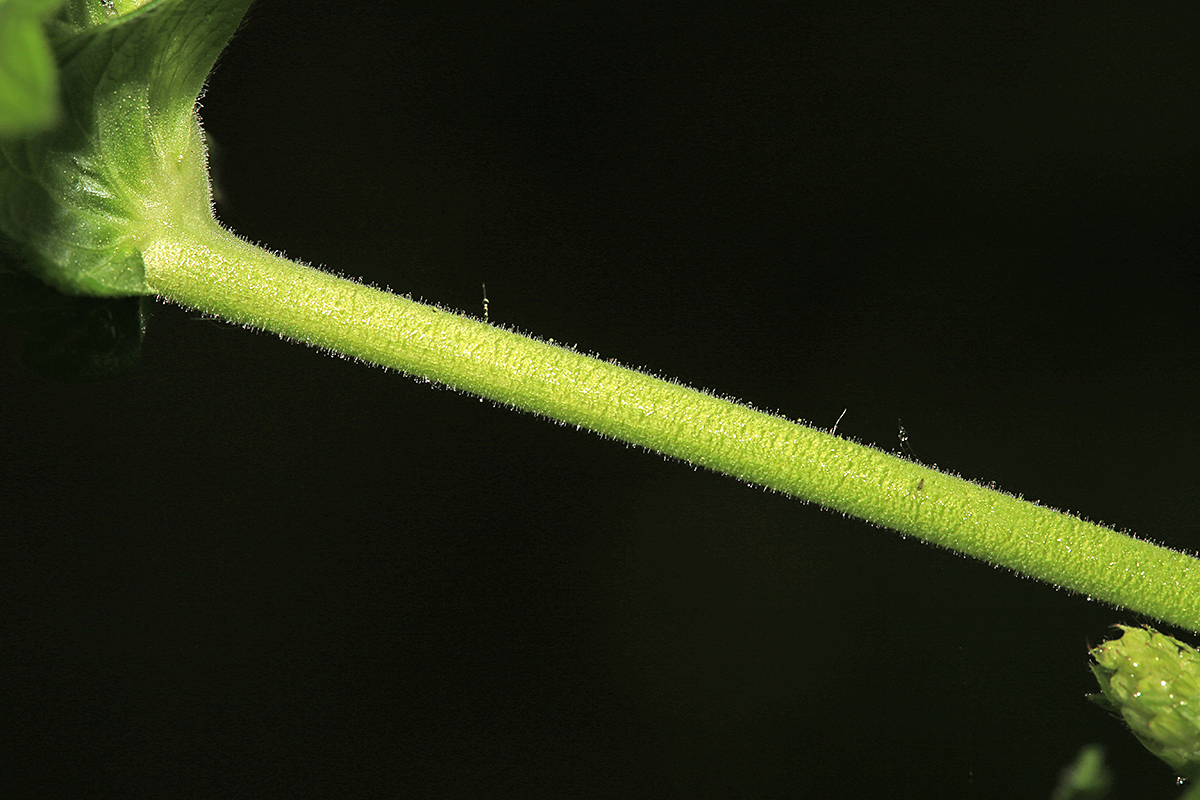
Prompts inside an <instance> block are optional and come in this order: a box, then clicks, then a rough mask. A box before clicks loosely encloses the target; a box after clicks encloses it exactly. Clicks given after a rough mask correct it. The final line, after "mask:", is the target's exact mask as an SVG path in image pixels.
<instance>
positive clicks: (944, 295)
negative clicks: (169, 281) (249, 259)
mask: <svg viewBox="0 0 1200 800" xmlns="http://www.w3.org/2000/svg"><path fill="white" fill-rule="evenodd" d="M1136 5H1138V4H1129V3H1123V2H1100V3H1087V4H1061V5H1060V4H1054V3H1042V2H1037V3H1034V2H1030V3H1025V4H1001V3H988V2H973V3H972V2H966V3H964V2H952V3H951V2H947V3H916V4H897V3H866V2H862V3H859V2H839V3H832V4H829V5H828V6H821V7H818V6H814V5H812V4H804V3H788V4H780V5H778V6H772V5H760V4H734V3H727V4H717V5H705V6H703V7H697V8H687V7H676V6H667V7H660V6H657V5H653V4H630V5H628V6H611V7H606V6H604V5H602V4H601V5H593V4H569V3H568V4H562V3H553V4H526V3H523V4H516V5H510V4H483V5H481V6H479V7H470V6H456V5H452V4H451V5H448V4H424V3H403V4H391V3H387V4H384V3H365V4H339V3H328V2H323V3H318V2H310V1H308V0H301V1H299V2H287V3H284V2H279V1H278V0H262V1H261V2H259V3H257V4H256V5H255V6H254V7H253V9H252V10H251V13H250V15H249V17H248V19H247V21H246V23H245V25H244V27H243V29H242V31H241V32H240V33H239V34H238V36H237V37H236V38H235V39H234V41H233V43H232V45H231V47H230V48H229V50H228V51H227V53H226V54H225V55H224V56H223V58H222V60H221V62H220V63H219V64H218V68H217V71H216V73H215V74H214V76H213V78H212V80H211V82H210V86H209V90H208V93H207V95H206V97H205V98H204V99H203V103H202V105H203V108H202V116H203V118H204V120H205V122H206V126H207V128H208V130H209V132H210V133H211V134H212V135H213V136H214V137H215V141H216V145H217V152H216V168H217V173H218V181H219V188H220V191H221V197H222V202H221V204H220V206H219V215H220V217H221V218H222V219H223V220H224V221H225V222H226V223H228V224H229V225H231V226H232V227H233V228H234V229H235V230H237V231H239V232H240V233H242V234H243V235H245V236H247V237H248V238H250V239H252V240H255V241H260V242H263V243H264V244H266V245H268V246H269V247H271V248H275V249H280V250H283V251H285V252H286V253H288V254H289V255H291V256H293V257H295V258H299V259H302V260H304V261H306V262H310V263H316V264H321V265H327V266H328V267H329V268H330V269H333V270H336V271H338V272H342V273H345V274H349V275H353V276H362V277H363V278H364V279H365V280H367V281H369V282H372V283H375V284H377V285H381V286H389V287H391V288H393V289H395V290H397V291H401V292H405V293H410V294H411V295H412V296H414V297H417V298H424V299H426V300H429V301H431V302H436V303H439V304H442V305H444V306H446V307H451V308H456V309H461V310H463V311H465V312H467V313H471V314H481V312H482V287H481V284H482V283H484V282H486V284H487V291H488V296H489V299H490V314H491V318H492V320H493V321H496V322H499V323H501V324H504V325H507V326H512V327H515V328H517V329H519V330H523V331H529V332H533V333H535V334H537V335H540V336H542V337H553V338H555V339H557V340H559V341H565V342H569V343H573V344H576V345H578V346H579V348H580V349H583V350H585V351H589V352H598V353H600V354H602V355H603V356H604V357H614V358H617V359H618V360H619V361H622V362H624V363H632V364H637V365H642V366H645V367H647V368H649V369H651V370H653V371H656V372H660V373H662V374H666V375H671V376H675V377H678V378H679V379H681V380H683V381H685V382H687V383H690V384H692V385H694V386H698V387H702V388H708V389H712V390H713V391H716V392H719V393H721V394H723V395H728V396H733V397H737V398H741V399H743V400H746V401H748V402H751V403H753V404H754V405H755V406H757V407H759V408H764V409H768V410H773V411H778V412H780V413H782V414H785V415H787V416H789V417H793V418H796V417H799V418H804V419H806V420H809V421H811V422H812V423H813V424H815V425H819V426H821V427H829V426H831V425H833V424H834V422H835V420H837V419H838V418H839V416H841V415H842V414H843V411H844V412H845V414H844V416H842V418H841V422H840V424H839V427H838V430H839V432H841V433H844V434H846V435H849V436H852V437H854V438H856V439H860V440H862V441H866V442H871V443H875V444H877V445H879V446H881V447H883V448H885V449H891V450H899V449H900V442H899V439H898V428H899V425H900V424H901V421H902V424H903V426H904V428H905V429H906V430H907V431H908V434H909V437H910V439H909V443H910V444H911V447H912V450H913V451H914V452H915V454H916V456H917V457H919V458H920V459H922V460H923V461H925V462H927V463H936V464H938V465H940V466H942V467H943V468H946V469H949V470H952V471H955V472H958V473H960V474H962V475H964V476H966V477H970V478H975V479H979V480H982V481H985V482H986V481H995V482H996V483H997V484H999V485H1000V486H1002V487H1004V488H1005V489H1008V490H1009V491H1013V492H1020V493H1023V494H1024V495H1025V496H1026V497H1030V498H1036V499H1038V500H1040V501H1042V502H1043V503H1046V504H1049V505H1052V506H1055V507H1058V508H1064V509H1069V510H1072V511H1077V512H1080V513H1083V514H1086V515H1087V516H1088V517H1089V518H1091V519H1094V520H1101V521H1104V522H1106V523H1108V524H1111V525H1114V526H1116V527H1119V528H1122V529H1126V530H1134V531H1137V532H1138V533H1139V534H1141V535H1144V536H1147V537H1150V538H1153V539H1155V540H1157V541H1161V542H1164V543H1166V544H1168V545H1171V546H1174V547H1179V548H1185V549H1196V548H1198V547H1200V533H1198V532H1197V530H1196V525H1195V519H1196V515H1197V511H1198V508H1197V500H1196V490H1195V487H1196V486H1197V484H1198V483H1200V470H1198V467H1197V460H1196V457H1195V454H1196V451H1197V445H1198V444H1200V442H1198V441H1197V438H1198V437H1197V425H1196V419H1195V415H1194V412H1193V409H1194V407H1195V396H1196V389H1197V381H1196V377H1195V357H1196V353H1197V340H1196V325H1195V311H1194V309H1195V301H1196V283H1197V281H1196V270H1197V257H1198V255H1200V232H1198V227H1197V224H1196V219H1197V217H1196V211H1197V202H1196V189H1195V187H1196V185H1197V179H1198V178H1200V168H1198V167H1200V164H1198V161H1197V155H1196V153H1197V147H1196V144H1197V132H1198V127H1200V126H1198V123H1200V114H1198V104H1197V97H1198V94H1197V88H1200V87H1198V86H1197V83H1198V81H1197V73H1196V70H1195V62H1194V49H1195V46H1194V45H1195V40H1194V31H1195V30H1196V29H1197V27H1196V23H1197V19H1196V17H1197V13H1196V11H1195V10H1194V7H1192V6H1191V5H1190V4H1189V6H1187V9H1188V10H1187V11H1184V12H1176V11H1170V10H1164V8H1165V7H1163V6H1160V5H1158V4H1148V7H1146V8H1138V7H1135V6H1136ZM0 342H2V344H3V352H2V353H0V356H2V361H0V365H2V366H0V369H3V379H2V381H3V382H2V384H0V392H2V395H0V403H3V406H2V407H3V409H4V411H5V413H4V416H3V422H2V423H0V437H2V439H0V441H2V443H3V451H2V452H3V460H4V461H3V472H2V473H0V479H2V483H0V498H2V501H3V519H5V520H6V522H7V525H6V527H7V533H5V534H4V536H3V542H4V546H3V552H2V555H0V558H2V562H0V563H2V564H3V569H2V570H0V573H2V578H0V580H2V586H3V591H4V598H3V599H4V603H5V609H4V615H3V620H4V621H3V626H4V627H3V636H4V640H5V645H4V650H3V656H2V658H3V660H4V662H6V672H7V674H8V678H6V679H5V681H4V690H3V691H4V695H5V696H4V702H5V703H6V705H7V707H8V711H7V712H6V713H7V714H8V717H7V722H6V723H5V725H4V727H5V728H6V729H7V736H8V737H9V738H8V741H7V742H6V744H5V745H4V756H3V757H4V758H5V759H6V760H7V761H8V763H7V765H6V767H5V770H6V772H7V774H8V775H9V776H11V777H10V779H7V780H9V781H10V785H16V784H15V783H14V782H16V781H21V782H25V785H32V786H36V787H37V790H36V792H35V793H34V795H33V796H46V797H49V796H59V797H64V796H88V797H146V798H193V797H309V796H312V797H318V796H319V797H371V796H388V797H391V796H443V797H458V796H462V797H468V796H469V797H481V796H482V797H486V796H494V795H499V794H502V793H512V794H516V795H519V796H528V797H577V796H595V797H679V796H687V797H722V798H725V797H792V798H794V797H852V796H865V795H872V796H888V797H908V796H911V797H930V796H941V797H945V796H953V797H962V798H992V797H995V798H1012V797H1048V796H1049V794H1050V792H1051V790H1052V788H1053V786H1054V784H1055V781H1056V780H1057V774H1058V771H1059V770H1060V769H1061V768H1062V767H1063V766H1065V765H1066V764H1067V763H1069V762H1070V761H1071V759H1072V758H1073V757H1074V755H1075V753H1076V752H1077V750H1078V748H1079V747H1080V746H1081V745H1083V744H1085V743H1088V742H1100V743H1103V744H1105V745H1106V746H1107V747H1108V749H1109V753H1110V758H1111V760H1112V762H1113V764H1114V767H1115V769H1116V771H1117V780H1118V790H1119V796H1121V797H1126V798H1132V797H1145V798H1158V797H1164V798H1165V797H1174V796H1176V795H1177V794H1178V793H1179V789H1178V788H1177V787H1176V786H1175V784H1174V781H1173V778H1172V775H1171V772H1170V770H1169V769H1168V768H1167V767H1165V766H1164V765H1162V764H1161V763H1159V762H1157V761H1156V760H1155V759H1154V758H1153V757H1152V756H1150V755H1149V754H1148V753H1145V752H1144V751H1142V749H1141V748H1140V746H1139V745H1137V743H1136V742H1135V741H1134V740H1133V739H1132V737H1130V736H1129V735H1128V734H1127V733H1126V732H1125V731H1123V730H1122V727H1121V725H1120V724H1119V723H1118V722H1117V721H1115V720H1113V719H1111V718H1110V717H1108V716H1107V715H1106V714H1105V713H1103V712H1102V711H1100V710H1099V709H1097V708H1094V707H1092V706H1091V705H1090V704H1088V703H1087V702H1085V701H1084V699H1083V698H1084V694H1085V693H1087V692H1089V691H1092V690H1093V688H1094V682H1093V681H1092V679H1091V676H1090V674H1089V672H1088V670H1087V666H1086V648H1087V647H1088V646H1089V645H1091V644H1096V643H1098V642H1099V641H1101V640H1102V639H1103V638H1104V637H1105V636H1106V635H1107V634H1108V626H1110V625H1111V624H1113V623H1116V622H1136V621H1138V620H1137V617H1136V616H1135V615H1132V614H1130V613H1128V612H1120V611H1117V610H1113V609H1111V608H1108V607H1105V606H1102V605H1100V604H1097V603H1093V602H1089V601H1087V600H1086V599H1085V598H1083V597H1079V596H1074V595H1069V594H1067V593H1065V592H1062V591H1056V590H1055V589H1053V588H1051V587H1048V586H1046V585H1042V584H1039V583H1035V582H1033V581H1028V580H1021V579H1018V578H1015V577H1013V576H1012V575H1010V574H1008V573H1007V572H1005V571H1003V570H996V569H993V568H991V567H989V566H987V565H985V564H981V563H978V562H975V561H970V560H967V559H963V558H960V557H958V556H956V555H953V554H950V553H948V552H945V551H939V550H935V549H933V548H931V547H928V546H925V545H923V544H920V543H918V542H916V541H913V540H904V539H902V538H901V537H899V536H897V535H895V534H893V533H891V532H888V531H884V530H878V529H874V528H871V527H869V526H867V525H865V524H862V523H860V522H857V521H854V520H848V519H844V518H842V517H840V516H838V515H835V514H830V513H827V512H823V511H820V510H819V509H816V508H814V507H811V506H805V505H803V504H801V503H800V502H798V501H795V500H790V499H787V498H785V497H782V496H778V495H772V494H766V493H763V492H762V491H760V490H756V489H753V488H747V487H746V486H743V485H740V484H738V483H736V482H735V481H732V480H729V479H727V478H723V477H720V476H716V475H712V474H707V473H703V472H696V471H694V470H692V469H691V468H689V467H687V466H685V465H681V464H678V463H674V462H667V461H664V460H663V459H661V458H659V457H657V456H653V455H648V454H646V453H644V452H640V451H638V450H636V449H633V448H627V447H624V446H622V445H621V444H619V443H614V442H611V441H605V440H602V439H600V438H598V437H595V436H592V435H589V434H583V433H579V432H576V431H574V430H573V429H565V428H562V427H559V426H556V425H553V424H549V423H547V422H545V421H542V420H538V419H536V418H533V417H530V416H527V415H521V414H517V413H513V412H511V411H508V410H504V409H499V408H495V407H493V406H492V404H491V403H488V402H480V401H479V400H477V399H474V398H471V397H467V396H464V395H460V394H456V393H452V392H448V391H442V390H435V389H431V388H430V387H429V386H427V385H423V384H418V383H417V382H414V381H412V380H410V379H408V378H405V377H402V376H399V375H397V374H394V373H387V372H385V371H383V370H379V369H373V368H368V367H366V366H363V365H360V364H356V363H350V362H346V361H343V360H339V359H333V358H329V357H327V356H325V355H323V354H321V353H319V352H316V351H313V350H309V349H307V348H304V347H302V346H299V345H294V344H290V343H286V342H283V341H280V340H279V339H277V338H276V337H274V336H269V335H262V334H255V333H250V332H247V331H243V330H241V329H239V328H235V327H233V326H228V325H224V324H221V323H217V322H213V321H211V320H204V319H201V318H200V317H199V315H198V314H195V313H191V312H188V311H184V310H181V309H178V308H174V307H168V306H157V307H156V309H155V310H154V313H153V315H152V318H151V319H150V322H149V330H148V333H147V339H146V343H145V346H144V352H143V357H142V361H141V365H140V367H139V369H138V370H137V371H136V372H135V373H133V374H132V375H130V376H128V377H125V378H123V379H120V380H115V381H111V382H107V383H99V384H86V385H70V384H62V383H55V382H53V381H50V380H47V379H45V378H42V377H39V376H37V375H35V374H32V373H30V372H28V371H26V370H25V369H24V368H23V367H22V366H21V365H20V363H19V360H18V350H19V344H20V337H19V336H18V335H17V334H16V333H15V332H12V331H5V332H4V336H3V339H0Z"/></svg>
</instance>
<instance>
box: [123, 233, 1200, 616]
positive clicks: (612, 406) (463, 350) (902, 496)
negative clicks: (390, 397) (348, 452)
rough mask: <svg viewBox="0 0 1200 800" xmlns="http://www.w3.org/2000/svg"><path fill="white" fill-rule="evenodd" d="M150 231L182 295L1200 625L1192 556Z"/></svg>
mask: <svg viewBox="0 0 1200 800" xmlns="http://www.w3.org/2000/svg"><path fill="white" fill-rule="evenodd" d="M185 227H186V228H187V229H186V230H184V229H181V228H179V227H177V228H175V232H176V235H175V237H174V238H172V239H165V240H161V241H158V242H156V243H153V244H151V245H149V246H148V247H147V248H146V250H145V252H144V258H145V262H146V277H147V281H148V283H149V285H150V286H151V287H152V288H153V289H154V291H156V292H158V293H159V294H160V295H161V296H162V297H164V298H166V299H169V300H171V301H174V302H177V303H179V304H181V305H184V306H188V307H191V308H195V309H200V310H202V311H205V312H209V313H212V314H216V315H219V316H221V317H224V318H226V319H229V320H232V321H235V322H240V323H244V324H247V325H251V326H253V327H256V328H262V329H265V330H269V331H274V332H275V333H278V334H281V335H283V336H286V337H289V338H292V339H296V340H299V341H303V342H307V343H308V344H310V345H314V346H317V347H321V348H327V349H329V350H333V351H336V352H338V353H342V354H345V355H349V356H354V357H356V358H360V359H362V360H364V361H368V362H371V363H374V364H379V365H383V366H386V367H392V368H394V369H398V370H402V371H403V372H406V373H409V374H411V375H414V376H418V377H421V378H425V379H428V380H431V381H437V382H439V383H443V384H446V385H447V386H450V387H453V388H456V389H461V390H463V391H466V392H471V393H473V394H477V395H480V396H482V397H487V398H490V399H492V400H496V401H499V402H502V403H506V404H509V405H512V406H514V407H517V408H521V409H524V410H526V411H532V412H534V413H537V414H542V415H545V416H547V417H551V418H553V419H556V420H560V421H562V422H565V423H569V424H573V425H577V426H579V427H582V428H588V429H590V430H593V431H596V432H597V433H600V434H601V435H603V436H608V437H612V438H614V439H620V440H622V441H625V442H631V443H633V444H637V445H641V446H642V447H645V448H648V449H650V450H654V451H657V452H660V453H664V454H666V455H669V456H673V457H675V458H679V459H682V460H684V461H687V462H690V463H693V464H698V465H700V466H704V467H707V468H709V469H712V470H715V471H718V472H722V473H725V474H727V475H731V476H733V477H735V478H737V479H739V480H742V481H746V482H748V483H755V484H759V485H761V486H765V487H769V488H771V489H775V490H778V491H780V492H785V493H787V494H790V495H794V496H795V497H799V498H802V499H804V500H809V501H812V502H815V503H819V504H820V505H822V506H825V507H826V508H830V509H835V510H837V511H842V512H845V513H846V514H850V515H853V516H856V517H860V518H862V519H865V520H867V521H869V522H872V523H875V524H877V525H881V526H884V527H888V528H892V529H894V530H897V531H900V532H902V533H906V534H911V535H913V536H916V537H919V538H921V539H924V540H926V541H929V542H932V543H934V544H938V545H942V546H944V547H948V548H951V549H954V550H957V551H959V552H962V553H966V554H968V555H971V556H975V557H976V558H980V559H983V560H984V561H988V562H990V563H992V564H996V565H1000V566H1004V567H1008V568H1011V569H1013V570H1016V571H1017V572H1020V573H1023V574H1025V575H1029V576H1032V577H1035V578H1039V579H1041V580H1044V581H1047V582H1049V583H1053V584H1056V585H1058V586H1062V587H1066V588H1069V589H1073V590H1075V591H1077V592H1081V593H1083V594H1086V595H1088V596H1090V597H1094V598H1097V599H1100V600H1104V601H1107V602H1109V603H1112V604H1114V605H1118V606H1125V607H1128V608H1131V609H1133V610H1135V611H1138V612H1141V613H1144V614H1148V615H1150V616H1152V617H1155V618H1157V619H1160V620H1163V621H1166V622H1170V623H1173V624H1176V625H1180V626H1183V627H1185V628H1190V629H1191V630H1194V631H1200V560H1197V559H1195V558H1193V557H1191V556H1187V555H1184V554H1183V553H1179V552H1176V551H1173V550H1168V549H1166V548H1163V547H1159V546H1157V545H1154V544H1151V543H1150V542H1147V541H1144V540H1140V539H1135V538H1133V537H1130V536H1127V535H1124V534H1121V533H1118V532H1116V531H1113V530H1111V529H1108V528H1104V527H1101V526H1099V525H1094V524H1092V523H1088V522H1085V521H1083V520H1080V519H1078V518H1076V517H1073V516H1069V515H1067V514H1063V513H1060V512H1058V511H1055V510H1053V509H1050V508H1045V507H1043V506H1039V505H1037V504H1034V503H1030V502H1026V501H1024V500H1020V499H1018V498H1016V497H1013V496H1011V495H1007V494H1004V493H1002V492H998V491H995V490H992V489H988V488H985V487H982V486H979V485H977V484H974V483H971V482H969V481H966V480H962V479H960V478H956V477H953V476H950V475H947V474H944V473H941V472H938V471H936V470H933V469H929V468H927V467H924V466H921V465H918V464H914V463H912V462H909V461H905V460H903V459H900V458H897V457H895V456H892V455H889V454H887V453H884V452H881V451H879V450H876V449H874V448H871V447H867V446H863V445H859V444H855V443H853V442H849V441H846V440H844V439H840V438H838V437H836V436H833V435H831V434H829V433H825V432H823V431H820V430H817V429H814V428H811V427H807V426H804V425H800V424H797V423H794V422H790V421H788V420H785V419H782V418H780V417H777V416H772V415H770V414H764V413H762V412H759V411H755V410H753V409H750V408H747V407H745V406H741V405H738V404H736V403H732V402H729V401H726V400H722V399H720V398H717V397H713V396H711V395H708V394H704V393H703V392H699V391H696V390H694V389H690V388H688V387H686V386H681V385H679V384H677V383H672V382H670V381H664V380H660V379H658V378H654V377H651V376H649V375H646V374H643V373H641V372H637V371H634V370H630V369H626V368H624V367H621V366H618V365H616V364H613V363H609V362H605V361H602V360H599V359H596V358H591V357H589V356H585V355H582V354H580V353H577V352H575V351H573V350H570V349H567V348H564V347H559V346H557V345H554V344H549V343H546V342H542V341H537V340H534V339H530V338H528V337H525V336H522V335H519V334H515V333H512V332H509V331H505V330H502V329H500V328H497V327H494V326H490V325H487V324H485V323H483V322H480V321H477V320H473V319H470V318H467V317H465V316H461V315H459V314H455V313H452V312H448V311H444V310H441V309H437V308H433V307H431V306H428V305H424V304H422V303H417V302H414V301H412V300H409V299H406V298H403V297H399V296H396V295H393V294H389V293H387V292H383V291H380V290H377V289H372V288H369V287H366V286H362V285H360V284H356V283H353V282H351V281H348V280H344V279H341V278H338V277H335V276H333V275H330V274H328V273H324V272H321V271H319V270H316V269H312V268H309V267H305V266H302V265H298V264H296V263H293V262H291V261H288V260H286V259H284V258H281V257H279V256H275V255H272V254H270V253H267V252H264V251H262V250H260V249H259V248H257V247H254V246H252V245H250V244H248V243H246V242H244V241H242V240H241V239H239V238H237V237H236V236H234V235H233V234H231V233H229V232H228V231H226V230H224V229H223V228H221V227H220V226H219V225H218V224H217V223H215V222H212V221H208V220H206V221H203V222H197V224H196V225H195V226H191V227H187V226H185Z"/></svg>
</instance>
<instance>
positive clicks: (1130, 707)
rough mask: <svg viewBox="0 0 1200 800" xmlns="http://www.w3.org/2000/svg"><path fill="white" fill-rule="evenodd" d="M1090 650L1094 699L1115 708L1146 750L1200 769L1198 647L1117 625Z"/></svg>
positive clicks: (1183, 771) (1179, 767) (1180, 767)
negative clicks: (1116, 632)
mask: <svg viewBox="0 0 1200 800" xmlns="http://www.w3.org/2000/svg"><path fill="white" fill-rule="evenodd" d="M1118 627H1120V628H1121V630H1122V631H1123V633H1122V636H1121V637H1120V638H1119V639H1114V640H1112V641H1109V642H1105V643H1104V644H1102V645H1100V646H1099V647H1096V648H1093V649H1092V651H1091V655H1092V658H1094V659H1095V662H1096V663H1094V664H1092V665H1091V666H1092V673H1093V674H1094V675H1095V676H1096V680H1097V681H1099V682H1100V691H1101V692H1102V694H1099V695H1091V699H1092V700H1094V701H1095V702H1097V703H1098V704H1100V705H1102V706H1105V707H1106V708H1109V709H1111V710H1113V711H1116V712H1118V713H1119V714H1120V715H1121V716H1122V717H1123V718H1124V719H1125V722H1126V723H1128V725H1129V727H1130V729H1131V730H1132V731H1133V734H1134V735H1135V736H1137V737H1138V739H1139V740H1140V741H1141V742H1142V744H1144V745H1145V746H1146V748H1147V749H1149V750H1150V752H1152V753H1154V754H1155V755H1156V756H1158V757H1159V758H1161V759H1162V760H1163V761H1165V762H1167V763H1168V764H1170V765H1171V766H1172V767H1173V768H1174V769H1175V771H1176V772H1177V773H1178V774H1180V775H1182V776H1184V777H1187V778H1193V777H1195V776H1197V775H1198V774H1200V652H1197V650H1196V648H1194V647H1191V646H1190V645H1187V644H1184V643H1183V642H1181V641H1179V640H1178V639H1176V638H1174V637H1172V636H1168V635H1166V634H1164V633H1159V632H1158V631H1156V630H1154V629H1152V628H1132V627H1127V626H1124V625H1120V626H1118Z"/></svg>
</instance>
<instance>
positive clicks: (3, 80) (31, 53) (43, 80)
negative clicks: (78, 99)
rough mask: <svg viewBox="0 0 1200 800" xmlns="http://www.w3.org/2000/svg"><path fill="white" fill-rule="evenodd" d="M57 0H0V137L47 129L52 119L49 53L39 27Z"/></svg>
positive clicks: (54, 87) (53, 82) (54, 89)
mask: <svg viewBox="0 0 1200 800" xmlns="http://www.w3.org/2000/svg"><path fill="white" fill-rule="evenodd" d="M61 2H62V0H0V136H18V135H25V134H29V133H32V132H34V131H39V130H45V129H47V128H49V127H50V126H51V125H53V124H54V122H55V121H56V120H57V119H58V79H57V76H56V74H55V72H56V70H55V66H54V53H53V52H52V51H51V49H50V43H49V42H48V41H47V39H46V34H45V32H44V31H43V28H42V26H43V20H45V19H47V18H49V17H50V15H51V14H53V13H54V11H55V10H56V9H57V8H58V6H59V5H60V4H61Z"/></svg>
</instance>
